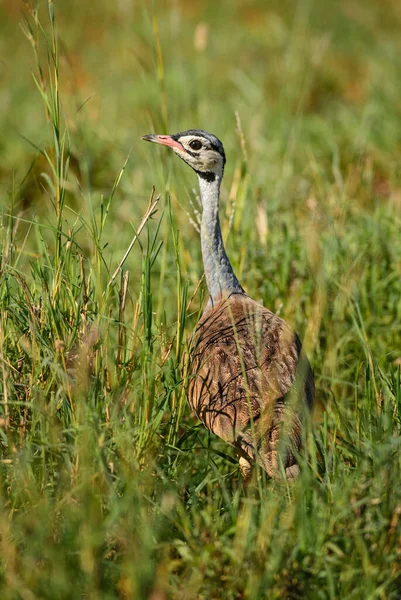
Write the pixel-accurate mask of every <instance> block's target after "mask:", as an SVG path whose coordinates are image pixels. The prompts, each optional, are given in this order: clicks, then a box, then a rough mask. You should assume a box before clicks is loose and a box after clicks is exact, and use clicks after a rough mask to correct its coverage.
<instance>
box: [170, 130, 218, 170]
mask: <svg viewBox="0 0 401 600" xmlns="http://www.w3.org/2000/svg"><path fill="white" fill-rule="evenodd" d="M194 140H199V141H200V142H201V144H202V148H200V149H199V150H193V149H192V148H191V146H190V143H191V142H193V141H194ZM178 142H179V143H180V144H181V145H182V149H181V148H172V149H173V151H174V152H175V153H176V154H177V155H178V156H179V157H180V158H182V159H183V160H184V161H185V162H186V163H187V164H188V165H189V166H190V167H192V168H193V169H194V170H195V171H200V172H204V173H206V172H212V173H215V174H216V175H219V176H220V177H222V175H223V168H224V159H223V157H222V156H221V154H220V152H218V151H217V150H215V149H214V148H213V147H212V144H211V142H210V141H209V140H208V139H206V138H204V137H203V136H202V135H196V134H194V135H183V136H181V137H180V138H179V139H178Z"/></svg>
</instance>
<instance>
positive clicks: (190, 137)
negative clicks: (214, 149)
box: [178, 135, 211, 152]
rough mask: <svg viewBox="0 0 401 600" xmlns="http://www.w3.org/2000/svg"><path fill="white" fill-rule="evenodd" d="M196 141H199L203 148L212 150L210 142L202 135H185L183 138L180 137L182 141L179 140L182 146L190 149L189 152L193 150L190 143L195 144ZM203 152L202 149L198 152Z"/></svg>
mask: <svg viewBox="0 0 401 600" xmlns="http://www.w3.org/2000/svg"><path fill="white" fill-rule="evenodd" d="M194 140H199V141H200V142H201V144H202V146H203V148H207V149H209V148H210V149H211V145H210V142H209V140H207V139H205V138H204V137H202V136H200V135H183V136H182V137H180V139H179V140H178V141H179V142H180V144H182V145H183V146H184V148H185V147H188V149H189V150H191V146H190V145H189V144H190V142H193V141H194ZM201 150H202V148H201V149H200V150H197V152H200V151H201Z"/></svg>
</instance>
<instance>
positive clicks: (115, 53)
mask: <svg viewBox="0 0 401 600" xmlns="http://www.w3.org/2000/svg"><path fill="white" fill-rule="evenodd" d="M54 6H55V9H56V16H57V31H58V38H59V49H58V51H59V93H60V98H61V107H62V109H61V115H62V117H61V120H62V128H63V130H64V129H65V130H66V131H68V144H69V149H70V153H71V156H70V160H69V165H70V168H69V174H68V182H66V193H67V198H68V205H69V207H70V208H71V209H72V211H73V212H69V211H68V210H67V211H64V216H63V218H64V221H65V227H66V228H67V229H68V228H70V227H71V222H74V221H75V219H76V213H77V212H78V213H80V214H81V215H83V216H84V217H85V216H87V215H88V214H90V212H91V211H95V212H96V210H99V207H100V204H101V203H102V198H105V197H106V198H107V197H108V195H109V194H110V192H111V190H112V188H113V184H114V181H115V179H116V177H117V176H118V174H119V172H120V170H121V169H122V167H123V165H124V163H125V160H126V158H127V157H128V155H129V159H128V163H127V167H126V169H125V171H124V174H123V176H122V177H121V180H120V183H119V187H118V189H117V190H116V193H115V195H114V197H113V201H112V202H111V205H110V212H109V217H108V220H107V223H106V225H105V229H104V233H103V239H104V242H105V244H109V246H108V250H107V253H106V262H107V264H108V265H109V268H110V269H111V270H112V271H113V270H114V268H115V266H116V264H117V263H118V260H120V258H121V256H122V254H123V252H124V251H125V249H126V248H127V246H128V243H129V241H130V239H131V237H132V226H134V227H137V226H138V224H139V221H140V218H141V216H142V214H143V212H144V210H145V207H146V205H147V201H148V197H149V195H150V191H151V188H152V185H155V186H156V189H157V192H158V193H161V194H162V196H163V202H165V201H166V199H167V197H170V196H171V198H172V206H173V212H174V215H175V217H174V218H175V219H176V222H175V227H176V228H177V229H179V230H180V231H181V237H180V239H179V241H178V244H179V245H180V251H181V258H182V260H183V261H184V262H183V268H184V271H185V273H186V277H188V280H189V282H190V285H192V286H195V285H196V283H197V281H198V279H199V277H200V274H201V272H202V266H201V263H200V251H199V243H198V234H197V232H196V230H195V228H194V227H193V226H192V225H191V223H192V222H194V221H196V214H195V212H196V206H197V204H196V202H197V200H196V195H197V192H196V187H197V182H196V180H195V179H194V176H193V173H192V172H191V171H190V170H189V169H186V168H185V166H183V165H182V164H180V162H179V161H177V160H176V159H175V157H173V156H171V155H170V154H171V153H168V152H166V151H165V149H159V148H156V147H151V146H149V145H146V144H144V143H142V142H141V141H140V137H141V136H142V135H143V134H145V133H151V132H157V133H174V132H177V131H182V130H184V129H187V128H202V129H206V130H208V131H211V132H213V133H215V134H216V135H217V136H218V137H220V138H221V139H222V140H223V142H224V145H225V148H226V153H227V158H228V162H227V168H226V176H225V181H224V186H223V188H224V189H223V192H222V200H223V213H222V214H223V219H224V222H225V232H226V235H227V234H228V229H229V228H231V234H230V235H229V236H228V246H229V253H230V255H231V256H232V259H233V262H234V265H235V268H236V269H237V271H238V272H239V276H240V279H241V281H242V283H243V285H244V287H245V288H246V289H247V290H248V291H249V293H251V294H253V295H254V296H255V295H256V296H257V297H260V298H261V299H263V301H264V302H265V303H266V304H267V305H270V306H273V307H274V308H275V309H276V310H281V307H282V306H283V304H284V305H285V314H286V316H288V317H289V318H290V319H291V320H292V321H295V323H296V325H297V327H298V328H299V329H300V330H301V332H302V333H304V332H305V329H306V327H307V322H308V320H310V319H311V317H313V318H312V321H313V323H312V324H311V325H310V331H309V334H310V336H311V339H310V341H309V342H308V339H307V340H306V343H307V344H309V345H310V346H311V347H312V348H313V349H314V350H313V351H315V350H316V348H317V346H318V345H319V344H320V343H323V344H325V345H326V344H328V345H329V346H330V348H331V350H330V352H331V353H333V352H334V354H335V355H336V354H337V352H336V351H335V350H334V348H336V344H337V343H338V339H339V338H341V336H342V335H343V334H344V335H345V334H346V331H345V330H344V331H343V332H341V334H339V332H337V333H336V334H335V339H334V337H333V338H332V339H329V340H328V339H322V337H320V340H319V335H318V331H319V327H320V324H319V320H320V318H321V315H322V313H323V312H324V310H325V309H324V307H323V304H325V302H326V299H327V293H329V294H334V296H333V295H332V297H331V303H332V308H333V306H334V315H337V316H336V318H337V320H338V321H339V322H340V321H342V319H343V310H344V306H345V305H346V303H347V301H348V300H347V298H349V297H350V295H352V294H353V293H354V290H353V286H354V287H358V282H359V281H360V279H361V277H362V278H363V277H364V276H366V277H367V280H369V281H370V282H371V284H369V285H374V287H375V289H374V291H373V290H372V289H370V291H369V292H367V294H368V295H370V296H369V298H368V297H366V308H367V315H366V317H367V318H368V319H370V318H371V317H372V315H373V313H374V312H375V308H374V303H375V297H376V296H378V295H379V293H380V285H381V283H380V281H376V278H378V279H381V277H379V275H378V271H377V267H375V269H374V271H373V273H374V275H371V274H370V272H369V274H367V273H364V271H363V268H362V265H363V266H367V263H369V262H372V261H373V262H375V263H376V262H382V261H383V260H384V259H383V252H384V246H386V244H387V242H388V240H389V239H390V238H391V235H392V234H391V233H389V231H388V228H387V225H388V223H389V221H388V219H390V221H392V220H393V218H394V223H392V224H391V227H394V226H395V225H396V226H397V228H398V227H399V223H400V221H399V216H398V215H399V213H400V208H401V187H400V173H401V171H400V160H399V156H400V143H401V93H400V86H401V61H400V60H398V57H399V54H400V50H401V36H400V26H401V6H400V4H399V2H398V1H397V0H385V1H384V0H380V1H379V0H366V1H365V2H363V3H362V2H360V1H359V0H344V1H341V0H338V1H336V2H324V3H323V2H316V1H315V2H314V1H313V0H298V1H294V0H291V1H290V0H284V1H280V2H278V1H274V0H272V1H269V2H265V1H258V0H252V1H251V0H241V1H240V0H229V1H228V0H227V1H224V0H222V1H221V2H219V3H216V2H207V1H200V0H193V1H192V2H190V3H188V2H184V1H179V0H170V1H167V2H158V1H157V0H156V1H154V2H139V1H135V0H118V1H117V2H113V3H110V2H101V1H100V2H97V3H92V2H83V1H78V0H71V1H69V2H68V3H65V2H55V3H54ZM35 9H37V13H35ZM32 11H33V12H32ZM1 12H2V18H1V30H2V35H1V55H2V59H1V64H0V69H1V71H0V76H1V82H2V85H1V94H0V105H1V111H0V119H1V131H2V136H1V139H0V145H1V154H2V162H1V165H0V190H1V197H2V203H3V206H6V205H7V203H9V202H10V198H11V197H12V199H13V200H12V201H13V203H14V211H16V213H17V214H19V215H20V216H23V218H25V219H27V220H29V219H30V218H32V216H33V215H37V216H38V218H40V219H42V220H44V221H43V222H45V223H46V222H47V223H50V222H51V220H52V218H53V215H54V208H53V207H52V202H51V199H50V198H49V194H48V193H46V186H47V183H46V177H49V174H50V169H49V164H48V161H47V160H46V158H45V157H44V155H43V151H44V150H46V149H48V148H49V145H51V143H52V132H51V131H50V130H49V128H48V127H47V125H46V123H47V122H46V115H45V110H44V105H43V100H42V98H41V95H40V93H39V91H38V89H37V87H36V85H35V81H34V79H33V77H32V74H33V73H35V77H36V78H38V72H37V64H36V62H35V59H34V52H33V46H32V36H31V39H30V34H27V27H26V19H27V20H28V22H31V23H32V22H33V21H34V20H35V18H33V17H32V15H33V14H34V13H35V14H38V15H39V19H40V22H41V27H45V29H47V35H49V20H48V14H47V12H48V7H47V2H38V3H24V2H22V3H19V2H17V1H15V0H3V1H2V3H1ZM24 32H25V33H24ZM34 37H35V36H34ZM34 43H35V44H37V45H36V50H37V54H38V60H39V61H40V62H41V69H42V76H43V80H44V85H46V80H47V79H48V78H49V71H48V58H47V49H46V44H45V42H44V40H43V39H40V35H39V36H37V40H36V41H35V42H34ZM383 203H385V204H383ZM163 206H164V205H163ZM378 215H381V218H378ZM165 222H166V220H165ZM255 225H256V226H255ZM163 227H164V226H163ZM162 231H164V234H163V236H164V238H163V239H164V245H165V249H166V254H165V259H166V261H167V263H166V264H167V270H166V273H167V275H166V280H163V285H165V286H167V288H166V289H169V287H170V288H171V289H172V290H175V279H174V281H170V278H169V272H170V270H171V269H173V270H174V272H175V266H174V258H173V256H172V254H171V260H170V258H169V257H170V250H171V247H172V246H171V243H172V241H171V235H170V229H169V226H168V227H167V228H164V230H163V228H162ZM25 232H26V229H24V225H23V224H22V225H21V229H20V235H21V238H22V237H23V234H24V233H25ZM44 235H45V236H46V232H44ZM77 235H78V236H79V233H78V234H77ZM81 242H82V244H83V247H85V248H86V250H87V252H89V254H90V252H91V250H90V247H89V245H88V243H87V237H85V234H84V233H82V234H81ZM32 243H33V244H34V242H32ZM49 243H50V242H49ZM85 244H86V246H85ZM393 244H396V246H397V245H398V249H399V238H398V237H397V239H395V240H393V243H392V244H391V247H390V248H389V249H388V250H386V253H387V254H386V253H385V254H386V255H387V259H386V260H390V262H391V260H393V259H392V258H391V257H393V256H394V261H395V263H394V264H393V265H392V267H391V268H393V267H394V268H396V269H398V271H397V273H398V274H399V259H397V258H395V255H393V254H392V252H393V251H394V252H395V247H394V245H393ZM26 250H27V254H26V255H25V254H23V256H22V257H21V260H22V261H23V260H24V256H25V257H26V259H27V263H29V260H30V254H29V251H34V248H29V242H28V245H27V246H26ZM372 253H373V254H372ZM389 253H390V254H389ZM337 254H338V260H337V259H336V258H335V256H336V255H337ZM388 256H390V258H388ZM138 257H139V255H138V254H135V253H132V255H131V257H130V258H129V260H128V263H127V265H128V267H129V268H131V269H134V271H133V273H134V274H135V273H138V269H140V266H139V267H138V266H137V267H135V265H136V263H137V262H138ZM139 259H140V257H139ZM139 265H140V263H139ZM155 269H156V276H157V277H159V276H160V273H159V270H158V269H159V267H158V265H157V263H156V265H155ZM390 270H391V269H390ZM390 279H391V277H390ZM391 280H392V279H391ZM392 281H393V280H392ZM333 282H334V283H333ZM373 282H374V283H373ZM333 285H334V288H335V290H334V288H333ZM160 289H162V288H160ZM339 290H342V292H340V291H339ZM132 293H134V294H135V289H133V290H132ZM173 293H175V292H174V291H173ZM316 294H318V295H319V294H320V295H319V299H318V298H317V296H316ZM287 295H288V298H287ZM389 298H393V299H394V300H393V302H392V303H391V302H390V307H389V306H388V305H386V306H387V309H390V310H387V311H386V313H387V317H386V318H387V321H386V323H389V322H390V321H391V316H390V314H391V315H394V314H397V311H399V304H398V301H397V299H396V296H395V295H392V294H390V295H389ZM335 300H336V301H337V302H338V304H339V307H338V314H337V313H336V312H335V306H336V304H335ZM316 303H320V304H322V306H321V307H320V308H319V310H317V309H316ZM195 304H196V303H195ZM313 305H314V306H315V310H317V312H318V313H319V315H317V314H316V315H314V316H313ZM164 309H166V310H167V312H168V314H169V309H170V306H169V302H167V301H165V302H164ZM171 310H172V311H173V312H174V311H175V303H174V304H173V305H172V308H171ZM377 312H381V311H380V310H376V313H377ZM172 316H173V313H170V317H172ZM383 318H384V315H383ZM376 326H377V323H376V322H375V323H374V322H373V319H372V327H373V328H374V331H376V329H375V327H376ZM392 334H393V332H392V331H390V330H385V331H384V332H381V334H380V335H381V336H383V337H384V338H386V337H390V338H391V336H392ZM324 337H326V336H324ZM387 341H388V340H387ZM390 346H392V344H390ZM388 347H389V345H388V344H387V343H386V340H385V339H384V340H383V346H382V355H383V356H384V355H385V353H386V348H388ZM390 351H392V347H391V348H390ZM329 354H330V353H329ZM334 360H335V356H334V357H332V361H334ZM331 369H332V370H333V369H334V362H332V366H331ZM331 374H332V373H331Z"/></svg>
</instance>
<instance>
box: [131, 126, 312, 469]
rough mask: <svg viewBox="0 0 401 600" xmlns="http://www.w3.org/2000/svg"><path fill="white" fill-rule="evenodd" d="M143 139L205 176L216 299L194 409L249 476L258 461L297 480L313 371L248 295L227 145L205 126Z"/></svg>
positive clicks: (287, 334)
mask: <svg viewBox="0 0 401 600" xmlns="http://www.w3.org/2000/svg"><path fill="white" fill-rule="evenodd" d="M142 139H143V140H146V141H148V142H156V143H158V144H163V145H164V146H168V147H169V148H171V149H172V150H173V151H174V152H175V153H176V154H177V155H178V156H179V157H180V158H182V159H183V160H184V161H185V162H186V163H187V164H188V165H189V166H190V167H192V169H193V170H194V171H195V173H196V174H197V175H198V179H199V187H200V195H201V201H202V224H201V244H202V257H203V264H204V268H205V276H206V283H207V287H208V289H209V294H210V299H209V302H208V304H207V306H206V308H205V311H204V313H203V315H202V318H201V319H200V321H199V324H198V327H197V329H196V332H195V336H194V339H193V344H192V352H191V360H190V373H191V378H190V383H189V387H188V400H189V404H190V405H191V407H192V408H193V409H194V411H195V412H196V414H197V416H198V417H199V419H200V420H201V421H202V422H203V423H204V424H205V425H206V427H208V428H209V429H210V430H211V431H213V432H214V433H215V434H217V435H218V436H220V437H221V438H223V440H225V441H226V442H228V443H229V444H232V445H234V446H235V447H236V448H237V450H238V453H239V457H240V459H239V463H240V468H241V472H242V474H243V476H244V477H245V478H248V477H249V475H250V472H251V464H252V461H253V460H256V461H257V462H258V463H259V465H260V466H261V467H263V468H264V469H265V470H266V472H267V473H268V475H270V476H272V477H275V476H278V475H279V474H280V472H281V469H282V468H283V469H285V474H286V477H287V478H289V479H290V478H294V477H296V476H297V475H298V473H299V467H298V465H297V462H296V454H297V453H298V452H299V450H300V449H301V445H302V426H303V421H304V417H305V416H306V415H307V413H308V412H309V411H310V410H311V409H312V407H313V403H314V380H313V373H312V369H311V367H310V365H309V362H308V359H307V358H306V356H305V354H304V353H303V351H302V345H301V342H300V340H299V338H298V336H297V334H296V333H295V332H294V331H292V329H291V328H290V327H289V326H288V325H287V323H286V322H285V321H283V319H281V318H280V317H278V316H277V315H275V314H274V313H273V312H271V311H270V310H268V309H267V308H264V307H263V306H261V305H260V304H258V303H257V302H255V300H252V299H251V298H250V297H249V296H247V294H246V293H245V291H244V290H243V289H242V287H241V285H240V283H239V281H238V279H237V277H236V276H235V274H234V271H233V269H232V266H231V263H230V261H229V259H228V257H227V254H226V251H225V248H224V244H223V238H222V235H221V229H220V220H219V199H220V184H221V181H222V179H223V174H224V165H225V162H226V157H225V153H224V148H223V144H222V143H221V142H220V140H219V139H218V138H217V137H216V136H214V135H212V134H210V133H207V132H206V131H202V130H199V129H190V130H188V131H183V132H182V133H176V134H174V135H155V134H150V135H145V136H144V137H143V138H142Z"/></svg>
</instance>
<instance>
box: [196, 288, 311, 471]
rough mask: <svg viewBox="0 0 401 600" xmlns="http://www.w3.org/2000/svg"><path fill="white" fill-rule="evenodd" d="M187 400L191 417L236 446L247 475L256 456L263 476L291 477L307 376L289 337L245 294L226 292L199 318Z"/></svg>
mask: <svg viewBox="0 0 401 600" xmlns="http://www.w3.org/2000/svg"><path fill="white" fill-rule="evenodd" d="M190 372H191V379H190V383H189V390H188V391H189V394H188V399H189V403H190V405H191V407H192V408H193V409H194V411H195V413H196V414H197V416H198V418H199V419H200V420H201V421H202V422H203V423H204V424H205V425H206V427H208V428H209V429H210V430H211V431H213V432H214V433H215V434H217V435H218V436H220V437H221V438H222V439H223V440H225V441H226V442H228V443H230V444H233V445H235V446H236V447H237V449H238V451H239V454H240V467H241V470H242V473H243V475H244V476H245V477H246V476H248V475H249V473H250V469H251V466H250V461H252V459H256V460H257V462H258V463H259V464H260V465H261V466H262V467H263V468H264V469H265V470H266V472H267V473H268V474H269V475H270V476H277V475H278V473H279V468H280V462H279V456H281V460H282V462H283V465H284V468H285V469H286V475H287V477H289V478H290V477H294V476H296V475H297V473H298V467H297V465H296V459H295V455H294V452H298V451H299V450H300V448H301V427H302V422H303V417H304V414H305V412H306V411H305V409H311V408H312V406H313V402H314V382H313V373H312V369H311V367H310V365H309V362H308V360H307V358H306V356H305V355H304V353H303V352H302V346H301V342H300V341H299V338H298V336H297V334H296V333H294V332H293V331H292V330H291V329H290V328H289V326H288V325H287V324H286V323H285V321H283V320H282V319H281V318H280V317H278V316H277V315H275V314H274V313H272V312H271V311H270V310H268V309H266V308H264V307H263V306H261V305H260V304H258V303H257V302H255V301H254V300H252V299H251V298H249V297H248V296H247V295H246V294H231V295H230V296H229V297H226V298H223V299H221V300H220V301H219V302H217V303H215V304H214V306H213V307H212V308H209V309H208V310H206V311H205V313H204V314H203V316H202V318H201V320H200V321H199V324H198V327H197V330H196V332H195V334H194V337H193V340H192V353H191V363H190Z"/></svg>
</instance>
